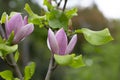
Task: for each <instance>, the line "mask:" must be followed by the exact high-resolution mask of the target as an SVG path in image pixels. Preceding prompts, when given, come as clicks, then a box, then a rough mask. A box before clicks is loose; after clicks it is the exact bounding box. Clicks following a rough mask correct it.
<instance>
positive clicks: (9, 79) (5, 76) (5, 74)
mask: <svg viewBox="0 0 120 80" xmlns="http://www.w3.org/2000/svg"><path fill="white" fill-rule="evenodd" d="M0 76H1V77H2V78H3V79H5V80H13V74H12V72H11V71H10V70H6V71H2V72H0Z"/></svg>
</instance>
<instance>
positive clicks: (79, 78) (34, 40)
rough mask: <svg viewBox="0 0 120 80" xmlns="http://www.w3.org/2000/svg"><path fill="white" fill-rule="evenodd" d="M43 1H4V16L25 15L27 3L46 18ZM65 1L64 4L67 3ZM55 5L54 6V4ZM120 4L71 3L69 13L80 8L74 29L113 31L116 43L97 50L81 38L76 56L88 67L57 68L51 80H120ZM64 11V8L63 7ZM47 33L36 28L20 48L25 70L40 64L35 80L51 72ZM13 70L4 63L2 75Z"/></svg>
mask: <svg viewBox="0 0 120 80" xmlns="http://www.w3.org/2000/svg"><path fill="white" fill-rule="evenodd" d="M42 1H43V0H0V16H1V15H2V13H3V12H7V13H8V14H9V13H10V12H11V11H17V12H22V13H24V14H26V15H27V13H26V12H25V10H24V5H25V3H28V4H29V5H30V7H31V8H32V10H33V11H34V12H35V13H37V14H38V15H43V14H44V10H46V8H45V7H44V6H43V5H42ZM63 1H64V0H63ZM53 4H54V3H53ZM119 4H120V1H119V0H68V4H67V9H70V8H72V7H77V8H78V16H76V17H73V19H72V22H73V29H76V28H82V27H86V28H89V29H92V30H102V29H104V28H106V27H107V28H109V30H110V32H111V35H112V36H113V38H114V41H112V42H110V43H108V44H105V45H102V46H93V45H91V44H89V43H88V42H87V41H85V39H84V37H83V35H78V43H77V45H76V47H75V49H74V51H73V52H75V53H77V54H78V55H79V54H82V55H83V58H84V62H85V64H86V66H85V67H83V68H80V69H72V68H70V67H61V66H59V67H57V69H56V70H55V71H54V72H53V75H52V78H51V80H120V45H119V44H120V10H119V8H120V5H119ZM61 7H62V5H61ZM46 39H47V31H46V30H45V29H44V28H39V27H38V26H35V30H34V32H33V33H32V35H30V36H29V37H27V38H26V39H25V40H24V41H22V42H21V43H20V44H19V51H20V54H21V55H20V60H19V65H20V66H21V70H22V71H23V68H24V66H25V65H27V64H28V63H29V62H30V61H34V62H36V64H37V67H36V71H35V74H34V76H33V78H32V79H31V80H44V77H45V75H46V72H47V68H48V63H49V58H50V51H49V50H48V48H47V44H46ZM5 67H6V68H8V69H9V67H8V66H7V65H6V63H4V62H3V61H2V60H1V59H0V71H3V70H5ZM0 80H2V79H0Z"/></svg>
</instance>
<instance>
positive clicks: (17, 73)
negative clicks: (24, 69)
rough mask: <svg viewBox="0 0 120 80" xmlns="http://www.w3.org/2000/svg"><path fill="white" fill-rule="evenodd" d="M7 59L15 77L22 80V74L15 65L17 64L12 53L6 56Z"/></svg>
mask: <svg viewBox="0 0 120 80" xmlns="http://www.w3.org/2000/svg"><path fill="white" fill-rule="evenodd" d="M8 58H9V59H10V63H8V64H11V65H10V66H11V67H12V68H13V70H14V71H15V73H16V75H17V77H18V78H19V79H20V80H23V76H22V73H21V71H20V69H19V67H18V65H17V63H16V62H15V60H14V55H13V53H11V54H9V55H8Z"/></svg>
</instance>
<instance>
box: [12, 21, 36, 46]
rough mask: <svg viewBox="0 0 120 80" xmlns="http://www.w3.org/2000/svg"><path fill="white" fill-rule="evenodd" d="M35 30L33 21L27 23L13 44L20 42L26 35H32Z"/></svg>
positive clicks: (17, 34)
mask: <svg viewBox="0 0 120 80" xmlns="http://www.w3.org/2000/svg"><path fill="white" fill-rule="evenodd" d="M33 30H34V26H33V24H32V23H30V24H27V25H25V26H23V27H21V28H20V30H19V31H17V33H16V34H15V36H14V40H13V44H16V43H18V42H19V41H21V40H22V39H24V38H25V37H26V36H28V35H30V34H31V33H32V32H33Z"/></svg>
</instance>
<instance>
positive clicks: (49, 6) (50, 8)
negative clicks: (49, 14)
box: [43, 0, 54, 11]
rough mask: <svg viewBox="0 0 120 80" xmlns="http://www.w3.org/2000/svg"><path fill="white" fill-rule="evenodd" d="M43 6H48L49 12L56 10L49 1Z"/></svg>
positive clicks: (45, 1) (45, 0) (46, 0)
mask: <svg viewBox="0 0 120 80" xmlns="http://www.w3.org/2000/svg"><path fill="white" fill-rule="evenodd" d="M43 4H44V5H46V6H47V8H48V10H50V11H51V10H53V9H54V7H53V6H52V5H51V4H50V3H49V2H48V0H44V2H43Z"/></svg>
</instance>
